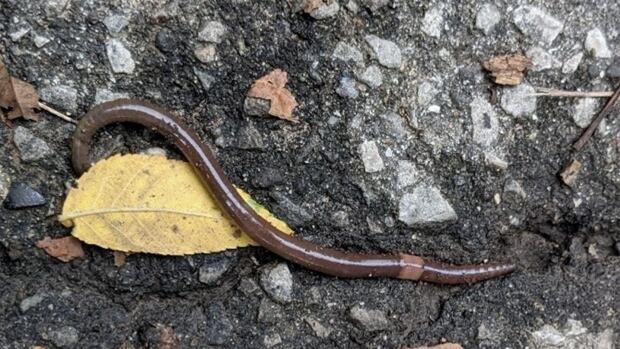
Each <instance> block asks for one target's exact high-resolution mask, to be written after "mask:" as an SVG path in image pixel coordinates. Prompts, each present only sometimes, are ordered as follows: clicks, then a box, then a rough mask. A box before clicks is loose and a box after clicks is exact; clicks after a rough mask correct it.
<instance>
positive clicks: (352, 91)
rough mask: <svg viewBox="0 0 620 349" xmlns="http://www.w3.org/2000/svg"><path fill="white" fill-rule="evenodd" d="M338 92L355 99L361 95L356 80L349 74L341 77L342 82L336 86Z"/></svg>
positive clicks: (340, 94) (342, 95)
mask: <svg viewBox="0 0 620 349" xmlns="http://www.w3.org/2000/svg"><path fill="white" fill-rule="evenodd" d="M336 93H337V94H338V95H339V96H341V97H345V98H351V99H355V98H357V97H359V91H357V86H356V83H355V80H354V79H352V78H350V77H347V76H345V77H342V78H341V79H340V84H339V85H338V88H336Z"/></svg>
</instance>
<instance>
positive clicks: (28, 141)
mask: <svg viewBox="0 0 620 349" xmlns="http://www.w3.org/2000/svg"><path fill="white" fill-rule="evenodd" d="M13 142H14V143H15V145H16V146H17V149H18V150H19V157H20V158H21V159H22V160H23V161H25V162H32V161H37V160H41V159H45V158H46V157H48V156H50V155H52V150H51V149H50V147H49V146H48V145H47V143H46V142H45V141H44V140H42V139H41V138H39V137H37V136H35V135H34V133H32V131H30V130H29V129H27V128H25V127H23V126H17V127H16V128H15V131H14V133H13Z"/></svg>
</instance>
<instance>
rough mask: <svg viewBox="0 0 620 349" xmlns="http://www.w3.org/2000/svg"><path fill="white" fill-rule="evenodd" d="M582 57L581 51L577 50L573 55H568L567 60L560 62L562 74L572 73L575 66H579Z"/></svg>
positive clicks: (575, 68)
mask: <svg viewBox="0 0 620 349" xmlns="http://www.w3.org/2000/svg"><path fill="white" fill-rule="evenodd" d="M582 59H583V52H581V51H579V52H577V53H575V54H574V55H572V56H570V57H569V58H568V59H567V60H565V61H564V64H562V73H564V74H572V73H574V72H575V71H576V70H577V68H579V64H580V63H581V60H582Z"/></svg>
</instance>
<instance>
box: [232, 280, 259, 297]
mask: <svg viewBox="0 0 620 349" xmlns="http://www.w3.org/2000/svg"><path fill="white" fill-rule="evenodd" d="M237 289H238V290H239V291H241V293H243V294H244V295H246V296H251V295H254V294H258V293H260V288H258V284H257V283H256V281H254V280H252V279H248V278H243V279H241V281H240V282H239V287H237Z"/></svg>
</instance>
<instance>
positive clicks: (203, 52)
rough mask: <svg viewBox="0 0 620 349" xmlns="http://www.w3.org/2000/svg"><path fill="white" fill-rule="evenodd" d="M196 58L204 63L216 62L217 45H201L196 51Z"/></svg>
mask: <svg viewBox="0 0 620 349" xmlns="http://www.w3.org/2000/svg"><path fill="white" fill-rule="evenodd" d="M194 56H196V58H198V60H199V61H201V62H202V63H210V62H214V61H216V60H217V52H216V51H215V45H212V44H206V45H199V46H198V47H196V49H195V50H194Z"/></svg>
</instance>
